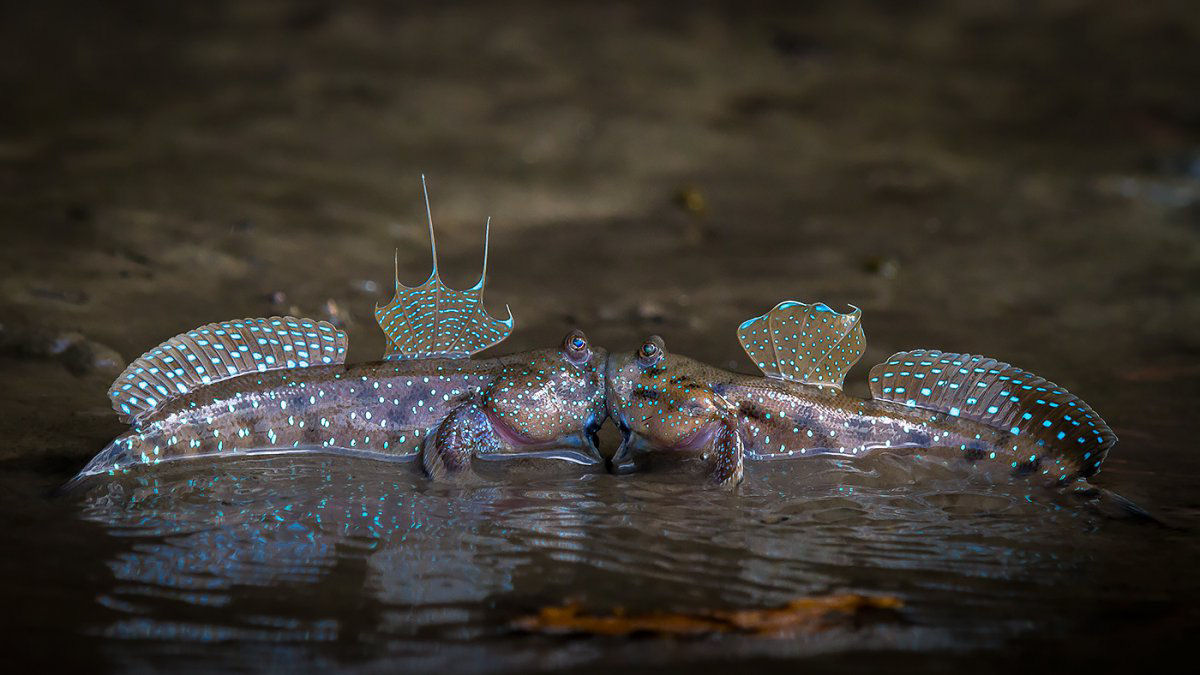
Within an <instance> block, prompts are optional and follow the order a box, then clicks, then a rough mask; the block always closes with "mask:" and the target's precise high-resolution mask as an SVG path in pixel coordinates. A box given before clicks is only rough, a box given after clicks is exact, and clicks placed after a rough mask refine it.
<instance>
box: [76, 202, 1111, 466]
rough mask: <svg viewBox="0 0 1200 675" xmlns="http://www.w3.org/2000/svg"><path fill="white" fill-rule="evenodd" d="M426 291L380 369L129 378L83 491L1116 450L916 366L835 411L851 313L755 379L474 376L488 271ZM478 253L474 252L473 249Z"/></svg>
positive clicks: (934, 358)
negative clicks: (601, 446)
mask: <svg viewBox="0 0 1200 675" xmlns="http://www.w3.org/2000/svg"><path fill="white" fill-rule="evenodd" d="M430 239H431V246H432V248H433V273H432V274H431V275H430V277H429V279H428V280H427V281H426V282H425V283H423V284H421V285H420V286H417V287H415V288H409V287H406V286H404V285H402V284H401V283H400V281H399V275H398V274H397V279H396V290H395V298H394V299H393V300H392V301H391V302H389V303H388V304H386V305H383V306H380V307H377V308H376V310H375V317H376V319H377V320H378V322H379V325H380V327H381V328H382V329H383V332H384V334H385V335H386V337H387V349H386V353H385V354H384V357H383V361H380V362H374V363H359V364H351V365H347V364H345V362H344V361H345V358H346V334H345V333H344V332H343V331H340V330H338V329H337V328H335V327H334V326H332V325H331V324H329V323H327V322H324V321H313V320H310V319H301V318H294V317H288V316H284V317H271V318H262V319H241V320H237V321H226V322H221V323H213V324H208V325H205V326H201V327H199V328H196V329H195V330H191V331H188V332H186V333H182V334H180V335H177V336H176V337H173V338H171V339H170V340H167V341H166V342H164V343H162V344H161V345H159V346H158V347H155V348H154V349H152V350H150V351H149V352H147V353H145V354H143V355H142V356H141V357H140V358H138V359H137V360H135V361H133V363H131V364H130V365H129V367H128V368H127V369H126V370H125V372H124V373H122V374H121V376H120V377H118V378H117V380H116V382H114V383H113V385H112V388H111V389H110V390H109V396H110V397H111V399H112V403H113V407H114V408H115V409H116V411H117V412H118V413H119V414H120V415H121V419H122V420H123V421H126V422H129V423H130V424H131V425H132V428H131V430H130V431H129V432H127V433H125V434H123V435H121V436H120V437H119V438H117V439H116V440H114V441H113V442H112V443H111V444H110V445H109V446H108V447H107V448H105V449H104V450H103V451H102V452H101V453H100V454H98V455H97V456H96V457H95V458H94V459H93V460H92V461H91V462H90V463H89V464H88V465H87V466H86V467H85V468H84V469H83V471H82V472H80V474H79V476H78V477H77V479H82V478H85V477H87V476H91V475H96V474H108V475H113V474H116V473H120V472H126V471H128V470H130V469H132V468H134V467H137V466H139V465H144V464H157V463H159V462H164V461H168V460H175V459H180V458H186V457H205V456H216V455H248V454H252V453H253V454H261V453H283V452H314V451H315V452H333V453H341V454H353V455H361V456H367V457H376V458H386V459H417V460H419V461H420V463H421V466H422V467H423V468H424V472H425V473H426V474H427V475H428V476H429V477H430V478H433V479H446V478H452V477H455V476H464V475H469V474H470V471H471V466H472V463H473V461H474V460H488V459H506V458H514V457H541V458H551V459H560V460H568V461H573V462H577V463H581V464H597V463H601V462H603V461H604V458H603V457H602V455H601V454H600V453H599V450H598V442H597V435H596V434H597V431H598V430H599V428H600V426H601V425H602V424H603V422H604V421H605V419H607V418H608V417H611V418H612V419H613V420H614V422H615V423H616V425H617V426H618V427H619V428H620V430H621V433H622V436H623V441H622V443H621V446H620V448H619V449H618V450H617V452H616V454H615V456H614V457H613V458H612V459H611V461H612V463H613V466H614V467H624V468H628V467H637V466H639V465H644V464H645V463H646V460H650V463H651V464H652V463H653V459H654V458H656V457H658V458H668V457H669V458H688V459H690V460H692V463H693V464H694V463H698V464H699V465H700V466H701V468H702V471H703V472H704V473H705V474H706V476H707V478H708V480H710V481H711V482H714V483H718V484H723V485H733V484H736V483H738V482H739V481H741V479H742V474H743V466H744V464H745V463H746V461H748V460H759V459H776V458H786V457H801V456H812V455H819V454H830V453H833V454H839V455H847V456H855V455H862V454H864V453H868V452H873V451H878V450H884V449H889V448H890V449H904V448H943V449H949V450H951V451H952V452H958V453H961V456H962V457H964V458H966V459H968V460H972V461H991V462H997V463H1002V464H1001V465H1002V466H1004V467H1006V468H1009V469H1011V470H1012V471H1013V472H1017V473H1034V474H1044V475H1046V476H1047V477H1049V478H1050V479H1052V480H1054V481H1058V482H1065V481H1068V480H1072V479H1075V478H1080V477H1087V476H1090V475H1091V474H1094V473H1095V472H1096V471H1098V470H1099V468H1100V464H1101V462H1102V461H1103V460H1104V457H1105V455H1106V453H1107V452H1108V450H1109V448H1111V447H1112V446H1113V445H1114V444H1115V443H1116V436H1115V435H1114V434H1113V432H1112V430H1111V429H1109V427H1108V425H1106V424H1105V423H1104V421H1103V420H1102V419H1101V418H1100V416H1099V415H1097V414H1096V413H1095V412H1093V411H1092V409H1091V408H1090V407H1089V406H1088V405H1087V404H1086V403H1084V402H1083V401H1081V400H1080V399H1079V398H1077V397H1076V396H1074V395H1073V394H1071V393H1070V392H1068V391H1066V390H1065V389H1063V388H1062V387H1059V386H1057V385H1055V384H1053V383H1051V382H1047V381H1046V380H1045V379H1043V378H1041V377H1038V376H1037V375H1033V374H1031V373H1028V372H1026V371H1024V370H1021V369H1019V368H1016V367H1014V366H1010V365H1009V364H1007V363H1002V362H1000V361H997V360H995V359H991V358H987V357H983V356H973V355H970V354H955V353H948V352H941V351H937V350H927V349H918V350H913V351H908V352H900V353H897V354H895V355H893V356H892V357H891V358H889V359H887V360H886V361H884V362H883V363H880V364H879V365H877V366H875V367H874V368H872V369H871V372H870V376H869V377H870V388H871V398H870V399H858V398H854V397H850V396H846V395H844V394H843V393H842V391H841V390H842V381H843V379H844V377H845V375H846V373H847V371H849V370H850V367H851V366H853V365H854V363H855V362H856V361H858V359H859V357H860V356H861V355H862V353H863V350H864V347H865V340H864V337H863V330H862V326H861V324H860V317H861V311H859V310H858V309H857V308H853V309H852V311H851V312H849V313H840V312H836V311H834V310H833V309H831V308H830V307H828V306H827V305H825V304H823V303H815V304H805V303H801V302H795V301H787V302H781V303H779V304H778V305H776V306H775V307H774V308H773V309H771V310H770V311H768V312H767V313H766V314H764V315H762V316H758V317H755V318H753V319H750V320H748V321H746V322H744V323H742V324H741V326H740V327H739V328H738V331H737V335H738V338H739V339H740V341H741V344H742V347H744V348H745V350H746V353H747V354H748V355H749V356H750V358H751V360H753V362H754V364H755V365H757V366H758V368H759V369H760V370H761V371H762V373H763V376H761V377H760V376H750V375H742V374H737V373H733V372H729V371H726V370H722V369H720V368H714V367H712V366H709V365H705V364H703V363H700V362H697V361H694V360H692V359H689V358H687V357H685V356H680V355H678V354H671V353H669V352H668V351H667V349H666V347H665V346H664V344H663V341H662V339H661V338H659V337H658V336H652V337H650V338H649V339H647V340H646V341H645V342H644V343H643V344H642V345H641V346H640V347H639V348H638V349H637V350H636V351H633V352H619V353H608V352H607V351H605V350H604V349H602V348H600V347H597V346H594V345H592V344H591V343H590V342H589V341H588V339H587V337H586V336H585V335H584V334H583V332H582V331H579V330H573V331H571V332H570V333H568V334H567V336H566V337H565V338H564V339H563V342H562V344H560V345H559V346H557V347H554V348H551V349H543V350H537V351H532V352H526V353H522V354H510V355H508V356H501V357H496V358H490V359H476V358H471V357H472V355H473V354H475V353H476V352H479V351H482V350H484V349H487V348H488V347H491V346H494V345H496V344H498V343H499V342H501V341H503V340H504V339H505V338H506V337H508V335H509V334H510V333H511V332H512V329H513V318H512V313H511V312H508V318H507V319H505V320H499V319H495V318H492V317H491V316H489V315H488V313H487V312H486V310H485V309H484V306H483V289H484V279H485V277H486V272H487V244H486V243H485V244H484V265H483V269H484V272H483V274H481V275H480V277H479V282H478V283H476V284H475V286H473V287H471V288H469V289H467V290H462V291H459V290H453V289H450V288H448V287H447V286H445V285H444V284H443V283H442V281H441V279H440V278H439V276H438V268H437V247H436V244H434V243H433V226H432V219H431V222H430ZM485 242H486V239H485Z"/></svg>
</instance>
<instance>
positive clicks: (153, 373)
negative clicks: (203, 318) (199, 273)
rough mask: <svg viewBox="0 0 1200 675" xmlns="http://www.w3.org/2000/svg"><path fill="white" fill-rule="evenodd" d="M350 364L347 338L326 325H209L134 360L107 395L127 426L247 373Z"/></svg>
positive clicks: (285, 321)
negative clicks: (175, 400)
mask: <svg viewBox="0 0 1200 675" xmlns="http://www.w3.org/2000/svg"><path fill="white" fill-rule="evenodd" d="M345 360H346V333H345V332H343V331H340V330H338V329H336V328H334V327H333V325H332V324H330V323H327V322H325V321H313V320H312V319H297V318H296V317H291V316H273V317H270V318H266V319H239V320H236V321H222V322H219V323H210V324H205V325H203V326H200V327H199V328H196V329H193V330H190V331H188V332H186V333H180V334H179V335H176V336H175V337H173V338H171V339H170V340H167V341H166V342H164V343H162V344H160V345H159V346H157V347H155V348H154V349H151V350H150V351H148V352H146V353H145V354H142V355H141V356H140V357H138V358H137V359H135V360H134V361H133V363H130V364H129V367H127V368H126V369H125V372H123V373H121V375H120V376H119V377H117V379H116V381H114V382H113V384H112V386H111V387H109V389H108V396H109V398H111V399H112V402H113V409H114V410H116V411H117V412H118V413H119V414H120V415H121V421H123V422H135V421H137V420H140V419H142V418H144V417H145V416H147V415H148V414H149V413H150V412H151V411H153V410H155V409H156V408H158V407H159V406H161V405H162V404H163V403H165V402H166V401H169V400H170V399H172V398H175V397H177V396H182V395H183V394H186V393H188V392H190V391H193V390H195V389H197V388H199V387H203V386H205V385H208V384H212V383H214V382H220V381H221V380H228V379H229V378H231V377H237V376H238V375H243V374H245V373H251V372H260V371H266V370H278V369H281V368H306V367H308V366H320V365H331V364H335V363H343V362H344V361H345Z"/></svg>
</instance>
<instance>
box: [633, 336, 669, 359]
mask: <svg viewBox="0 0 1200 675" xmlns="http://www.w3.org/2000/svg"><path fill="white" fill-rule="evenodd" d="M663 347H664V345H663V339H662V338H660V337H659V336H657V335H651V336H650V337H648V338H646V341H645V342H643V343H642V346H641V347H640V348H639V349H638V351H637V358H638V361H640V362H641V364H642V365H643V366H652V365H654V364H656V363H658V362H659V361H660V360H662V357H663Z"/></svg>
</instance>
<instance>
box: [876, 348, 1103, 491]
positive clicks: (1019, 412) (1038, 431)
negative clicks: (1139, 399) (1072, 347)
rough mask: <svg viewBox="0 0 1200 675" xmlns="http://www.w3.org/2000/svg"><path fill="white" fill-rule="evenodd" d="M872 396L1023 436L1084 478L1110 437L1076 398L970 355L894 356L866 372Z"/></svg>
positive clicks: (926, 352) (1020, 372) (1050, 384)
mask: <svg viewBox="0 0 1200 675" xmlns="http://www.w3.org/2000/svg"><path fill="white" fill-rule="evenodd" d="M869 377H870V386H871V396H872V398H875V399H877V400H881V401H890V402H892V403H898V404H900V405H905V406H908V407H916V408H922V409H925V410H932V411H936V412H940V413H945V414H946V415H949V416H951V417H962V418H963V419H968V420H972V421H975V422H979V423H980V424H984V425H986V426H989V427H992V428H994V429H999V430H1001V431H1007V432H1009V433H1011V434H1013V435H1016V436H1021V435H1025V436H1029V437H1031V438H1033V439H1034V440H1035V441H1036V443H1037V445H1039V446H1042V447H1047V448H1051V449H1056V450H1059V451H1060V452H1061V454H1062V455H1063V456H1064V457H1065V458H1066V459H1068V460H1070V462H1071V463H1072V464H1073V465H1077V468H1078V473H1079V475H1082V476H1084V477H1087V476H1090V475H1092V474H1095V473H1096V472H1097V471H1099V470H1100V464H1101V463H1102V462H1103V461H1104V457H1105V456H1106V455H1107V453H1108V450H1109V448H1111V447H1112V446H1113V445H1115V444H1116V442H1117V436H1116V434H1114V433H1113V431H1112V429H1111V428H1109V426H1108V425H1107V424H1105V422H1104V420H1103V419H1102V418H1101V417H1100V415H1098V414H1097V413H1096V411H1094V410H1092V408H1091V407H1090V406H1089V405H1088V404H1087V403H1085V402H1083V400H1081V399H1080V398H1079V397H1078V396H1075V395H1074V394H1072V393H1071V392H1069V391H1067V390H1066V389H1064V388H1062V387H1060V386H1058V385H1056V384H1054V383H1053V382H1049V381H1047V380H1046V379H1045V378H1043V377H1039V376H1037V375H1034V374H1033V373H1030V372H1028V371H1025V370H1022V369H1020V368H1017V367H1015V366H1011V365H1009V364H1007V363H1004V362H1002V361H997V360H996V359H992V358H988V357H985V356H978V355H973V354H954V353H949V352H942V351H939V350H931V349H915V350H912V351H908V352H897V353H896V354H893V355H892V356H891V358H889V359H888V360H887V361H884V362H883V363H880V364H878V365H876V366H875V367H873V368H872V369H871V374H870V376H869Z"/></svg>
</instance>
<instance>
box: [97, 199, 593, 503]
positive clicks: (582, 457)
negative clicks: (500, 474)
mask: <svg viewBox="0 0 1200 675" xmlns="http://www.w3.org/2000/svg"><path fill="white" fill-rule="evenodd" d="M422 186H424V177H422ZM425 204H426V211H427V213H428V211H429V198H428V193H426V199H425ZM490 222H491V221H490V220H489V221H488V227H487V228H486V229H485V235H484V254H483V271H482V272H481V273H480V275H479V281H478V282H476V284H475V285H474V286H472V287H471V288H468V289H465V290H455V289H452V288H449V287H448V286H446V285H445V284H444V283H443V282H442V280H441V277H440V276H439V273H438V261H437V244H436V240H435V239H434V232H433V218H432V215H431V214H430V217H429V239H430V248H431V250H432V253H433V271H432V272H431V273H430V275H429V278H428V279H427V280H426V281H425V282H424V283H422V284H421V285H419V286H415V287H408V286H405V285H404V284H401V283H400V279H399V269H398V265H397V270H396V280H395V295H394V297H393V299H392V300H391V301H390V302H388V303H387V304H384V305H381V306H377V307H376V308H375V318H376V321H377V322H378V323H379V327H380V328H381V329H382V330H383V333H384V337H385V338H386V349H385V352H384V360H383V361H381V362H375V363H366V364H354V365H346V364H345V363H344V361H345V357H346V348H347V341H346V334H345V333H344V332H343V331H341V330H338V329H337V328H335V327H334V326H333V325H331V324H329V323H327V322H324V321H313V320H311V319H302V318H296V317H290V316H285V317H270V318H252V319H240V320H234V321H224V322H218V323H212V324H206V325H204V326H200V327H199V328H195V329H193V330H190V331H187V332H186V333H181V334H179V335H176V336H175V337H173V338H171V339H169V340H167V341H165V342H163V343H162V344H160V345H158V346H157V347H155V348H154V349H151V350H150V351H148V352H146V353H145V354H143V355H142V356H141V357H139V358H138V359H135V360H134V361H133V362H132V363H131V364H130V365H129V367H128V368H126V369H125V371H124V372H123V373H121V375H120V376H119V377H118V378H117V380H116V381H115V382H114V383H113V385H112V386H111V387H110V388H109V397H110V398H111V399H112V404H113V408H114V410H116V412H117V413H118V414H119V415H120V416H121V419H122V420H124V421H126V422H129V423H130V424H131V426H132V428H131V429H130V431H129V432H127V433H125V434H122V435H121V436H120V437H119V438H117V439H115V440H114V441H113V442H112V443H110V444H109V445H108V447H106V448H105V449H104V450H102V451H101V452H100V453H99V454H98V455H97V456H96V457H95V458H93V459H92V461H91V462H89V463H88V464H87V466H86V467H84V469H83V471H81V472H80V474H79V475H78V476H77V477H76V480H80V479H83V478H86V477H88V476H91V475H96V474H103V473H109V474H113V473H116V472H118V471H127V470H129V469H130V468H131V467H134V466H138V465H145V464H157V463H159V462H163V461H168V460H173V459H181V458H186V457H202V456H214V455H242V454H250V453H281V452H310V451H318V452H321V451H323V452H333V453H344V454H356V455H364V456H370V457H378V458H383V459H407V458H415V457H420V460H421V465H422V467H423V468H424V470H425V472H426V473H427V474H428V475H429V476H430V477H434V478H443V477H447V476H452V475H456V474H459V475H460V474H463V473H464V472H465V471H466V470H467V469H469V468H470V465H471V460H472V459H473V458H476V457H478V458H484V459H492V458H501V457H546V458H556V459H565V460H569V461H573V462H578V463H584V464H595V463H599V462H600V461H602V458H601V457H600V455H599V452H598V450H597V447H596V431H597V429H598V428H599V427H600V425H601V424H602V423H603V422H604V420H605V418H606V409H605V399H604V364H605V362H606V359H607V353H606V352H605V350H603V349H598V348H597V349H593V348H592V346H591V344H590V343H589V342H588V340H587V337H586V336H585V335H584V334H583V332H582V331H579V330H575V331H572V332H570V333H568V334H567V336H566V337H565V338H564V339H563V341H562V344H561V345H560V346H559V347H558V348H554V349H543V350H538V351H532V352H527V353H522V354H512V355H509V356H501V357H497V358H491V359H473V358H471V357H472V356H473V355H474V354H475V353H477V352H479V351H482V350H484V349H487V348H489V347H492V346H494V345H496V344H498V343H500V342H502V341H504V340H505V339H506V338H507V337H508V336H509V334H511V332H512V329H513V316H512V312H511V311H510V312H508V318H506V319H497V318H493V317H492V316H490V315H489V314H488V312H487V310H486V309H485V307H484V304H483V291H484V284H485V280H486V276H487V242H488V240H489V238H490V237H489V233H490Z"/></svg>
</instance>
